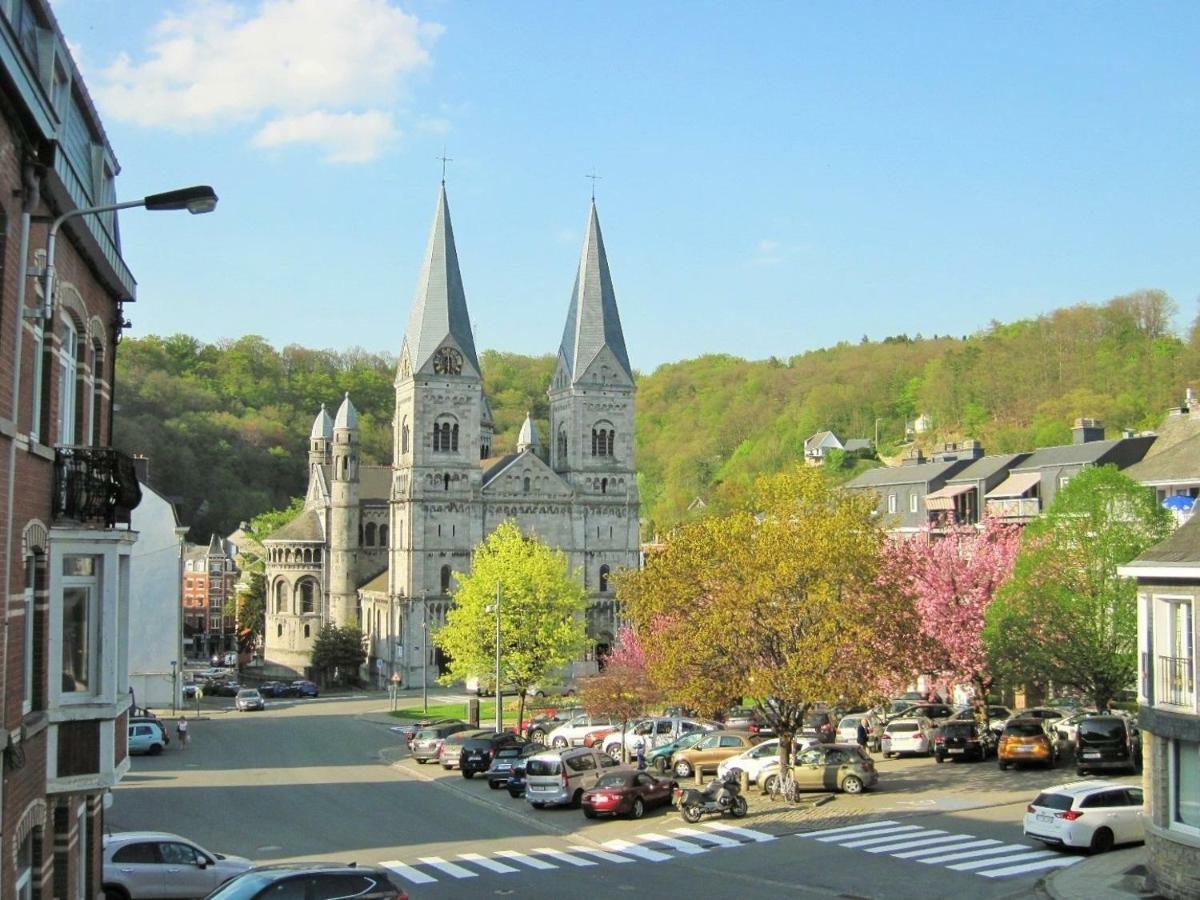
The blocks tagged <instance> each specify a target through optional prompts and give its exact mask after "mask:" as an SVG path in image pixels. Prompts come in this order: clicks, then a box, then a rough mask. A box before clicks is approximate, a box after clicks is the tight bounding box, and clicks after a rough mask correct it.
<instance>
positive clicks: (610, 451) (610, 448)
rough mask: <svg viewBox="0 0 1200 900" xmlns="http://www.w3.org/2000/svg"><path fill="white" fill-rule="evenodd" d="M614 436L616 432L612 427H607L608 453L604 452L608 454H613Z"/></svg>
mask: <svg viewBox="0 0 1200 900" xmlns="http://www.w3.org/2000/svg"><path fill="white" fill-rule="evenodd" d="M616 437H617V432H616V431H615V430H613V429H612V428H610V429H608V453H607V454H606V455H608V456H612V455H613V441H614V440H616Z"/></svg>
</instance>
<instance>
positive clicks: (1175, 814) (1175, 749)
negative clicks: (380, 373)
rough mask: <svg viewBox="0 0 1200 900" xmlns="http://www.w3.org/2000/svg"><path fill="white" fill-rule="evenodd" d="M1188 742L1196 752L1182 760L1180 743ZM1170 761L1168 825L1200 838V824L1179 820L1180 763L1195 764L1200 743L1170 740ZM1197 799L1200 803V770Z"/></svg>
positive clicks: (1199, 758) (1168, 766) (1199, 751)
mask: <svg viewBox="0 0 1200 900" xmlns="http://www.w3.org/2000/svg"><path fill="white" fill-rule="evenodd" d="M1180 744H1188V745H1190V746H1192V747H1195V748H1196V754H1195V755H1194V756H1193V757H1192V759H1191V760H1181V759H1180V752H1179V745H1180ZM1169 746H1170V752H1169V757H1170V758H1169V761H1168V765H1167V793H1168V803H1169V805H1170V810H1169V812H1168V814H1167V827H1168V828H1169V829H1170V830H1171V831H1177V832H1180V833H1182V834H1187V835H1191V836H1192V837H1198V838H1200V826H1197V825H1189V824H1187V823H1186V822H1181V821H1180V820H1179V770H1180V764H1181V762H1182V763H1190V764H1191V765H1193V766H1195V765H1196V764H1197V761H1198V760H1200V743H1197V742H1196V741H1180V740H1172V741H1170V744H1169ZM1196 793H1197V796H1196V799H1195V802H1196V803H1197V804H1198V805H1200V772H1197V773H1196Z"/></svg>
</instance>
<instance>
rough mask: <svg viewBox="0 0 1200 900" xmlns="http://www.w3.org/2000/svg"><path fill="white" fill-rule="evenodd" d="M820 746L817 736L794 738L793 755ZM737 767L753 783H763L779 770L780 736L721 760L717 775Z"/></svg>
mask: <svg viewBox="0 0 1200 900" xmlns="http://www.w3.org/2000/svg"><path fill="white" fill-rule="evenodd" d="M819 746H821V742H820V741H819V740H817V739H815V738H802V737H798V738H793V739H792V753H793V755H795V754H799V753H801V752H803V751H804V750H807V749H809V748H810V747H819ZM735 768H736V769H741V770H742V771H743V772H745V773H746V776H747V777H748V778H749V779H750V783H751V784H761V783H762V782H763V779H764V778H765V776H766V775H768V774H770V773H771V772H777V771H779V738H771V739H770V740H767V741H763V742H762V743H761V744H755V745H754V746H753V747H751V748H750V749H749V750H743V751H742V752H741V753H739V754H738V755H737V756H731V757H729V759H724V760H721V763H720V765H718V766H717V775H718V776H719V777H721V778H724V777H725V773H726V772H728V771H729V770H730V769H735Z"/></svg>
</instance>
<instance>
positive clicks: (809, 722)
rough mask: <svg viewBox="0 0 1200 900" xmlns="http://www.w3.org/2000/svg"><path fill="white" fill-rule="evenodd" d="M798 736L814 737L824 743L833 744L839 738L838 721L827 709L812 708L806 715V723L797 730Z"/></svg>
mask: <svg viewBox="0 0 1200 900" xmlns="http://www.w3.org/2000/svg"><path fill="white" fill-rule="evenodd" d="M796 737H798V738H812V739H814V740H818V741H820V742H821V743H822V744H832V743H833V742H834V740H835V739H836V738H837V722H836V721H835V720H834V718H833V716H832V715H830V714H829V713H828V712H826V711H825V710H812V711H809V712H808V713H807V714H806V715H805V716H804V724H803V725H801V726H800V730H799V731H797V732H796Z"/></svg>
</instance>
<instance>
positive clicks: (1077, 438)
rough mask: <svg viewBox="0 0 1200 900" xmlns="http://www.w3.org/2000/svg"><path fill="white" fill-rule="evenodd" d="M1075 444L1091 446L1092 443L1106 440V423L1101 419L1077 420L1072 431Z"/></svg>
mask: <svg viewBox="0 0 1200 900" xmlns="http://www.w3.org/2000/svg"><path fill="white" fill-rule="evenodd" d="M1071 435H1072V436H1073V438H1074V440H1073V441H1072V443H1075V444H1090V443H1091V442H1092V441H1102V440H1104V423H1103V422H1102V421H1100V420H1099V419H1076V420H1075V427H1074V428H1072V429H1071Z"/></svg>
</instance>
